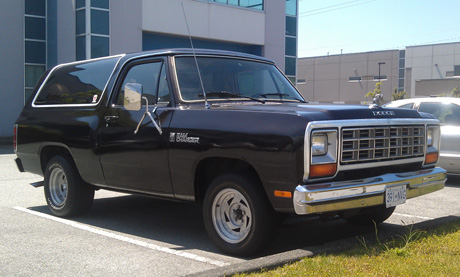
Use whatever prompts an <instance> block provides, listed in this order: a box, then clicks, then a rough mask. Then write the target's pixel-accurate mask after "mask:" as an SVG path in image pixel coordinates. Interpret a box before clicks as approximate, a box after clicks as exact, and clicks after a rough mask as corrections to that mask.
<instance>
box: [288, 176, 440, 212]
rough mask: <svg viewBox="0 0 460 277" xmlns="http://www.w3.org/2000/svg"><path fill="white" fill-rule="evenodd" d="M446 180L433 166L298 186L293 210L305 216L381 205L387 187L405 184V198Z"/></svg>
mask: <svg viewBox="0 0 460 277" xmlns="http://www.w3.org/2000/svg"><path fill="white" fill-rule="evenodd" d="M446 180H447V178H446V171H445V170H444V169H442V168H440V167H436V168H430V169H422V170H418V171H414V172H406V173H397V174H384V175H380V176H376V177H372V178H366V179H361V180H353V181H346V182H331V183H321V184H313V185H299V186H297V187H296V190H295V191H294V200H293V201H294V209H295V212H296V213H297V214H301V215H305V214H314V213H322V212H332V211H343V210H348V209H355V208H363V207H368V206H377V205H384V204H385V196H384V195H385V190H386V189H387V188H388V187H392V186H397V185H406V186H407V187H406V198H407V199H409V198H414V197H417V196H420V195H424V194H427V193H430V192H434V191H437V190H440V189H443V188H444V185H445V183H446Z"/></svg>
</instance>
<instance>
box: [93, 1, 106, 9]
mask: <svg viewBox="0 0 460 277" xmlns="http://www.w3.org/2000/svg"><path fill="white" fill-rule="evenodd" d="M91 7H94V8H102V9H108V8H109V0H91Z"/></svg>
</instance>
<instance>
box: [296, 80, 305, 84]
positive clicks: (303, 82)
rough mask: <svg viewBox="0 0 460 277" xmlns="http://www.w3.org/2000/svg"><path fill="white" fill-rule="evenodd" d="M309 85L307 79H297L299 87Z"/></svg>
mask: <svg viewBox="0 0 460 277" xmlns="http://www.w3.org/2000/svg"><path fill="white" fill-rule="evenodd" d="M306 83H307V80H306V79H297V84H298V85H305V84H306Z"/></svg>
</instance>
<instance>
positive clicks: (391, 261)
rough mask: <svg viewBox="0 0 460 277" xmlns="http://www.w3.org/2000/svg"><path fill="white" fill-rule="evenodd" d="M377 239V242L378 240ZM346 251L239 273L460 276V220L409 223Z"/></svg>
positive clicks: (358, 241)
mask: <svg viewBox="0 0 460 277" xmlns="http://www.w3.org/2000/svg"><path fill="white" fill-rule="evenodd" d="M375 240H376V241H375ZM375 240H374V242H372V243H369V242H367V241H366V240H365V239H364V238H363V237H360V238H357V241H356V242H357V243H356V245H354V246H352V247H351V248H349V249H348V250H346V251H342V252H340V253H339V252H337V253H322V254H319V255H317V256H315V257H312V258H305V259H303V260H301V261H299V262H296V263H293V264H290V265H286V266H284V267H280V268H277V269H275V270H271V271H263V272H261V273H257V274H250V275H239V276H459V275H460V222H453V223H448V224H446V225H444V226H441V227H438V228H436V229H433V230H430V231H421V230H414V229H413V227H412V226H408V227H407V229H406V230H405V232H404V233H403V234H402V235H397V236H395V237H393V238H391V239H388V240H386V241H381V240H379V238H378V234H377V229H376V239H375Z"/></svg>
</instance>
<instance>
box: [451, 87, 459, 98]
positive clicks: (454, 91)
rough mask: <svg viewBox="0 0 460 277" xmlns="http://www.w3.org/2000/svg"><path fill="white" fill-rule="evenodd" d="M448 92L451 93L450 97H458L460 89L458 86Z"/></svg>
mask: <svg viewBox="0 0 460 277" xmlns="http://www.w3.org/2000/svg"><path fill="white" fill-rule="evenodd" d="M450 94H451V95H452V97H460V91H459V90H458V87H455V88H454V89H453V90H452V91H451V92H450Z"/></svg>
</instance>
